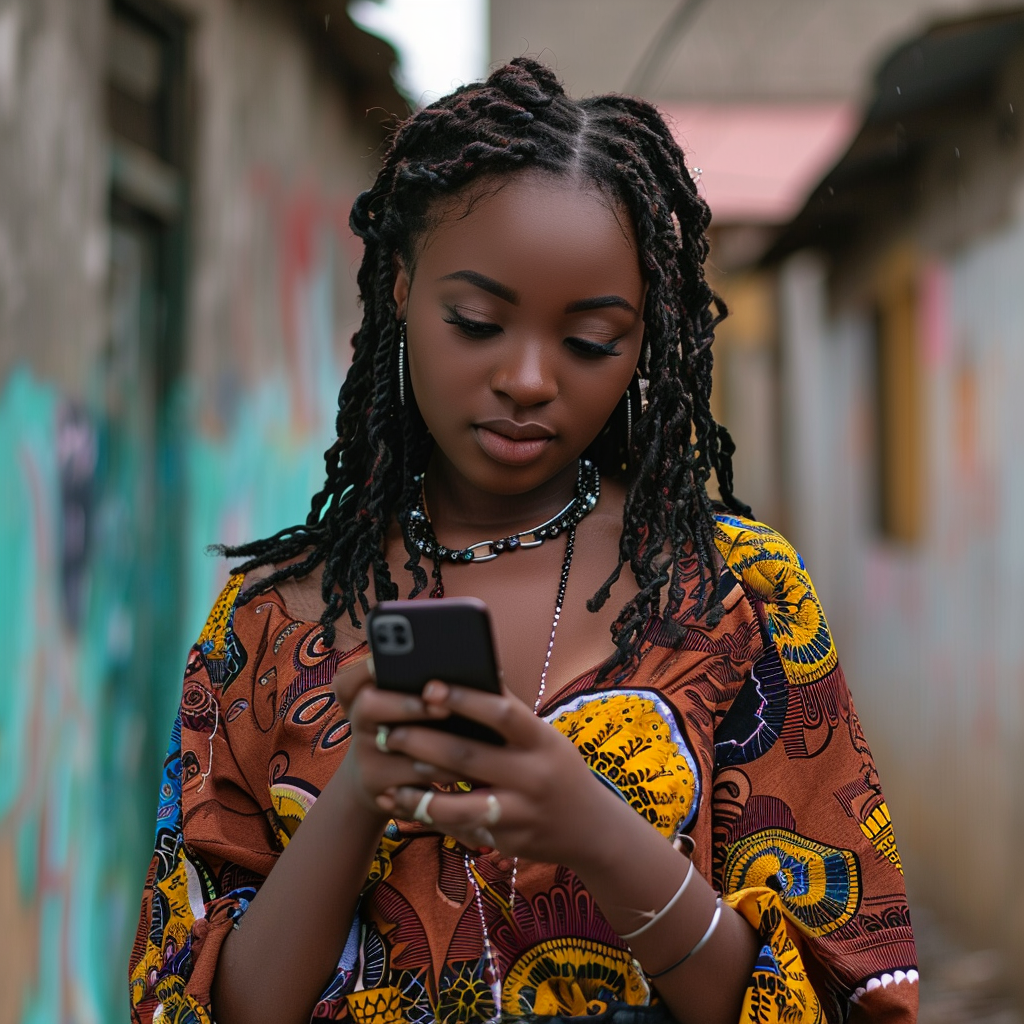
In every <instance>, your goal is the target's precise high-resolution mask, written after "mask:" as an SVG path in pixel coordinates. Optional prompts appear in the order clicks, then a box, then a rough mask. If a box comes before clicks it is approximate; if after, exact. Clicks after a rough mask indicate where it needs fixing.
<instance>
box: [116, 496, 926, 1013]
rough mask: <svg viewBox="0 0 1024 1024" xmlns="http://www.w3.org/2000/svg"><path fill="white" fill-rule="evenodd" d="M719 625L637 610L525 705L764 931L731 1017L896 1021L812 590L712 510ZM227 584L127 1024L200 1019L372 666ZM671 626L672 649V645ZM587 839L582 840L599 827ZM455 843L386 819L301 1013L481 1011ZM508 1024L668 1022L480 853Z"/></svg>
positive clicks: (199, 651) (188, 691)
mask: <svg viewBox="0 0 1024 1024" xmlns="http://www.w3.org/2000/svg"><path fill="white" fill-rule="evenodd" d="M717 543H718V548H719V551H720V553H721V555H722V559H723V570H722V574H721V577H720V596H721V599H722V603H723V607H724V609H725V611H724V615H723V616H722V618H721V620H720V621H719V622H718V623H717V624H716V625H714V626H710V625H708V623H707V622H706V620H703V619H697V618H696V617H695V616H694V614H693V607H694V601H693V600H691V601H690V603H689V604H688V605H687V606H686V607H684V609H683V612H682V613H681V615H680V618H679V624H681V625H682V626H683V627H684V628H683V629H682V630H680V629H678V628H673V629H671V630H669V629H667V628H666V626H665V623H664V622H663V621H661V620H660V619H658V618H653V619H652V620H651V621H650V622H649V624H648V627H647V629H646V631H645V634H644V638H643V643H642V647H641V657H640V660H639V663H638V665H637V666H636V667H635V668H633V669H631V670H630V671H629V672H628V673H626V674H624V675H623V676H622V677H619V678H615V677H613V678H608V679H606V680H604V681H603V682H600V683H599V682H598V671H597V669H594V670H593V671H591V672H589V673H587V674H585V675H583V676H580V677H578V678H577V679H575V680H573V681H572V682H570V683H569V684H568V685H566V686H565V687H563V688H562V689H561V691H559V692H558V693H556V694H554V695H553V696H552V697H551V698H550V699H549V700H548V702H547V704H546V706H544V707H543V708H541V710H540V713H541V715H542V716H543V717H544V719H545V720H546V721H548V722H549V723H550V724H551V725H552V726H553V727H554V728H556V729H558V730H559V731H561V732H562V733H563V734H564V735H566V736H567V737H568V738H569V739H571V740H572V742H573V743H574V744H575V745H576V747H577V749H578V750H579V751H580V754H581V756H582V757H584V758H585V759H586V761H587V763H588V765H589V766H590V768H591V769H592V770H593V771H594V772H595V773H596V774H597V776H598V777H599V778H600V779H601V780H602V781H603V782H604V783H606V784H607V785H608V786H610V787H611V788H612V789H613V790H614V791H615V792H616V793H618V794H619V795H620V796H621V798H622V799H623V800H625V801H627V802H628V803H629V804H630V805H631V806H632V807H634V808H635V809H636V811H637V813H639V814H641V815H642V816H643V817H645V818H646V819H647V820H648V821H649V822H650V824H651V826H652V828H655V829H657V830H658V831H659V832H660V833H661V834H662V835H664V836H665V837H666V840H669V839H674V838H675V837H677V836H679V835H684V834H685V835H687V836H689V837H690V838H691V839H692V840H693V843H694V844H695V845H694V854H693V859H694V864H695V867H696V868H697V869H698V870H699V871H700V872H701V873H702V874H703V875H704V876H705V877H706V878H708V879H709V880H710V881H711V883H712V884H713V885H714V886H715V888H716V889H718V890H719V891H720V892H722V893H723V895H724V897H725V900H726V902H727V903H728V904H729V905H730V906H732V907H734V908H735V909H736V910H737V911H738V912H739V913H740V914H742V915H743V916H744V917H745V918H746V920H747V921H748V922H749V923H750V924H751V925H752V926H753V927H754V928H755V929H756V930H757V932H758V934H759V936H760V941H761V949H760V953H759V956H758V958H757V962H756V965H755V967H754V971H753V974H752V976H751V979H750V983H749V985H748V987H747V991H746V995H745V999H744V1004H743V1013H742V1017H741V1022H740V1024H774V1022H782V1021H786V1022H829V1024H833V1022H838V1021H843V1020H847V1019H849V1020H853V1021H856V1020H862V1021H864V1020H872V1021H875V1020H879V1021H881V1020H884V1021H892V1022H901V1024H906V1022H911V1021H914V1020H915V1019H916V1013H917V985H916V981H917V971H916V958H915V951H914V941H913V935H912V932H911V926H910V915H909V911H908V908H907V902H906V897H905V894H904V885H903V877H902V868H901V865H900V858H899V853H898V852H897V848H896V843H895V840H894V838H893V830H892V822H891V820H890V817H889V810H888V807H887V805H886V802H885V798H884V796H883V795H882V790H881V787H880V785H879V781H878V776H877V773H876V771H875V768H874V763H873V761H872V758H871V753H870V750H869V749H868V746H867V743H866V741H865V739H864V734H863V732H862V730H861V727H860V723H859V721H858V719H857V714H856V711H855V710H854V707H853V704H852V702H851V699H850V694H849V691H848V689H847V686H846V683H845V680H844V678H843V674H842V670H841V668H840V667H839V663H838V659H837V656H836V650H835V646H834V644H833V642H832V636H831V633H830V631H829V627H828V624H827V622H826V619H825V616H824V613H823V612H822V609H821V606H820V603H819V602H818V598H817V595H816V594H815V591H814V587H813V585H812V583H811V580H810V578H809V576H808V575H807V572H806V570H805V568H804V565H803V563H802V562H801V560H800V558H799V556H798V555H797V554H796V552H795V551H793V549H792V548H791V547H790V546H789V544H788V543H787V542H786V541H785V540H784V539H783V538H781V537H780V536H779V535H778V534H777V533H775V532H774V531H772V530H770V529H769V528H768V527H766V526H763V525H762V524H759V523H755V522H752V521H749V520H745V519H740V518H737V517H733V516H724V515H723V516H719V517H718V529H717ZM241 584H242V578H241V577H239V576H235V577H233V578H232V579H231V581H230V582H229V584H228V586H227V587H226V588H225V590H224V592H223V594H222V595H221V597H220V598H219V600H218V601H217V604H216V605H215V607H214V609H213V611H212V612H211V614H210V618H209V621H208V622H207V625H206V626H205V628H204V629H203V631H202V634H201V635H200V637H199V640H198V641H197V643H196V645H195V647H193V649H192V651H191V653H190V656H189V660H188V665H187V668H186V671H185V679H184V686H183V691H182V699H181V708H180V711H179V715H178V719H177V722H176V723H175V726H174V731H173V733H172V736H171V744H170V750H169V753H168V756H167V760H166V763H165V766H164V777H163V782H162V785H161V789H160V799H159V807H158V810H157V828H156V845H155V851H154V855H153V860H152V863H151V866H150V871H149V877H148V878H147V882H146V888H145V894H144V897H143V905H142V912H141V916H140V921H139V929H138V933H137V937H136V941H135V945H134V948H133V951H132V956H131V963H130V968H129V970H130V993H131V1005H132V1019H133V1020H134V1021H136V1022H140V1024H141V1022H146V1024H148V1022H150V1021H153V1022H155V1024H159V1022H170V1021H174V1022H177V1024H194V1022H198V1024H208V1022H210V1021H212V1019H213V1015H212V1011H211V1008H210V987H211V984H212V980H213V976H214V971H215V968H216V963H217V957H218V953H219V949H220V946H221V944H222V942H223V940H224V938H225V936H226V935H227V933H228V932H229V931H230V929H231V927H232V925H233V924H234V922H235V921H236V920H238V919H239V918H240V917H241V915H243V914H244V913H245V911H246V908H247V907H248V905H249V901H250V900H252V899H253V898H254V896H255V895H256V893H257V892H258V890H259V887H260V885H261V883H262V881H263V879H264V878H265V877H266V875H267V874H268V873H269V872H270V870H271V869H272V868H273V866H274V863H275V860H276V858H277V856H278V855H279V853H280V852H281V851H282V850H283V849H284V847H285V846H286V845H287V844H288V842H289V840H290V838H291V837H292V836H293V835H294V833H295V830H296V829H297V828H298V827H299V826H300V825H301V822H302V820H303V818H304V816H305V814H306V813H307V811H308V810H309V808H310V807H311V806H312V804H313V803H314V802H315V800H316V799H317V796H318V795H319V793H320V791H321V789H322V788H323V786H324V785H326V783H327V782H328V780H329V779H330V778H331V776H332V774H333V773H334V771H335V770H336V768H337V766H338V764H339V763H340V761H341V759H342V758H343V757H344V756H345V751H346V748H347V746H348V741H349V725H348V722H347V721H345V719H344V718H343V717H342V715H341V710H340V708H339V706H338V704H337V702H336V700H335V697H334V695H333V692H332V691H331V686H330V683H331V679H332V678H333V676H334V673H335V671H336V670H337V668H338V667H339V666H340V665H342V664H344V663H345V662H347V661H350V660H354V659H356V658H359V657H362V656H364V655H365V645H361V646H360V647H357V648H356V649H354V650H352V651H349V652H345V653H342V652H339V651H336V650H331V649H327V648H325V647H324V646H323V630H322V628H321V627H320V625H319V624H317V623H312V622H305V621H302V620H297V619H295V618H293V617H291V616H290V615H289V614H288V612H287V610H286V608H285V606H284V603H283V601H282V600H281V598H280V597H279V595H278V594H277V593H276V592H275V591H270V592H269V593H267V594H264V595H261V596H259V597H255V598H253V599H252V600H250V601H248V602H240V601H239V593H240V590H241ZM680 634H681V639H680ZM595 831H596V832H598V833H599V831H600V829H599V827H598V828H597V829H595ZM464 854H465V851H464V849H463V848H462V847H461V846H460V845H459V844H458V843H457V842H456V841H455V840H454V839H451V838H450V837H446V836H444V835H440V834H438V833H436V832H432V831H430V830H429V829H428V828H426V827H425V826H422V825H419V824H415V823H407V822H401V821H392V822H391V823H390V824H389V826H388V828H387V831H386V832H385V834H384V836H383V838H382V840H381V843H380V846H379V848H378V852H377V856H376V858H375V861H374V864H373V867H372V869H371V872H370V876H369V878H368V879H367V884H366V887H365V889H364V891H363V895H362V898H361V901H360V903H359V907H358V910H357V914H356V917H355V920H354V921H353V922H352V924H351V928H350V930H349V933H348V940H347V942H346V944H345V948H344V952H343V953H342V956H341V960H340V962H339V964H338V967H337V970H336V971H335V974H334V976H333V978H331V979H329V980H328V982H327V984H326V986H325V989H324V991H323V994H322V996H321V998H320V1001H319V1003H318V1004H317V1006H316V1009H315V1011H314V1019H316V1018H322V1019H327V1020H345V1021H352V1022H367V1024H370V1022H372V1024H391V1022H400V1021H401V1022H404V1021H413V1022H424V1024H425V1022H445V1024H461V1022H466V1024H469V1022H474V1021H484V1020H487V1019H489V1018H490V1017H491V1016H492V1015H493V1013H494V1007H493V1005H492V1002H491V992H490V988H489V986H488V985H487V983H486V981H485V978H484V975H485V968H486V961H485V957H484V955H483V948H482V932H481V922H480V916H479V913H478V907H477V905H476V902H475V891H474V889H475V887H474V886H473V885H472V884H470V881H469V879H468V878H467V875H466V861H465V859H464ZM475 863H476V869H475V882H476V887H479V890H480V892H481V894H482V905H483V910H484V913H485V916H486V920H487V922H488V931H489V935H490V941H491V943H492V946H493V949H494V953H495V956H496V957H497V962H498V963H499V965H500V967H501V973H502V977H503V985H502V1002H503V1006H502V1010H503V1012H504V1014H505V1015H507V1018H508V1019H509V1020H520V1019H537V1018H539V1019H543V1020H568V1019H575V1018H584V1017H585V1018H587V1019H590V1020H598V1021H608V1022H611V1021H615V1022H617V1024H626V1022H636V1024H641V1022H643V1024H653V1022H655V1021H670V1020H671V1016H670V1015H669V1014H667V1012H666V1011H665V1008H664V1007H663V1006H662V1005H661V1004H660V1003H659V1000H658V995H657V989H656V987H655V986H654V984H653V983H652V982H651V980H650V979H649V978H648V977H647V975H646V974H645V973H644V970H643V968H642V966H641V965H640V964H639V963H638V962H637V961H636V960H635V959H634V958H633V956H632V955H631V953H630V951H629V948H628V947H627V945H626V944H625V943H624V942H623V941H622V940H621V939H620V938H619V936H618V935H617V934H616V933H615V932H614V930H613V929H612V928H611V927H610V926H609V925H608V923H607V922H606V921H605V919H604V916H603V915H602V914H601V911H600V908H599V907H598V906H597V905H596V903H595V902H594V900H593V899H592V898H591V896H590V894H589V893H588V892H587V890H586V889H585V888H584V886H583V885H582V883H581V882H580V881H579V879H578V878H577V877H576V876H575V875H574V874H573V872H571V871H569V870H568V869H566V868H563V867H560V866H558V865H552V864H540V863H533V862H525V861H520V862H519V866H518V873H517V878H516V891H515V899H514V900H512V898H511V896H512V891H511V886H510V881H511V868H512V862H511V860H510V859H508V858H505V857H503V856H502V855H501V854H500V853H499V852H497V851H495V852H493V853H491V854H488V855H486V856H478V857H477V858H476V862H475Z"/></svg>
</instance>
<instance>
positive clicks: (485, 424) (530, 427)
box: [476, 419, 555, 441]
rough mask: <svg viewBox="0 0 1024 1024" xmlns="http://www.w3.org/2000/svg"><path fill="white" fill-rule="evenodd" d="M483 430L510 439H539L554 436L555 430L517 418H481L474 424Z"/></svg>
mask: <svg viewBox="0 0 1024 1024" xmlns="http://www.w3.org/2000/svg"><path fill="white" fill-rule="evenodd" d="M476 425H477V427H482V428H483V429H484V430H489V431H491V432H492V433H494V434H500V435H501V436H502V437H507V438H508V439H509V440H510V441H539V440H542V439H549V438H552V437H554V436H555V432H554V431H553V430H552V429H551V428H550V427H546V426H544V424H543V423H532V422H531V423H519V422H518V421H517V420H505V419H501V420H482V421H481V422H480V423H478V424H476Z"/></svg>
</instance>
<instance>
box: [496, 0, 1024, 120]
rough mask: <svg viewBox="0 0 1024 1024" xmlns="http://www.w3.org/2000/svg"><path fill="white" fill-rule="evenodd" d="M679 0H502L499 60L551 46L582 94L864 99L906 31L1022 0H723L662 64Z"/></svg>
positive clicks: (693, 22)
mask: <svg viewBox="0 0 1024 1024" xmlns="http://www.w3.org/2000/svg"><path fill="white" fill-rule="evenodd" d="M680 6H681V5H680V3H679V2H678V0H630V2H629V3H623V2H622V0H558V2H557V3H553V2H551V0H491V5H490V15H491V19H490V38H491V59H492V60H496V61H504V60H508V59H510V58H511V57H515V56H517V55H518V54H522V53H530V54H534V55H537V54H539V55H541V57H542V59H544V60H546V61H547V62H549V63H550V64H551V65H552V66H554V67H556V68H557V69H558V71H559V73H560V74H561V75H562V77H563V78H564V80H565V82H566V85H567V86H568V87H569V89H570V91H571V92H572V93H573V95H580V96H584V95H588V94H590V93H601V92H623V91H627V92H638V93H640V94H641V95H644V96H648V97H650V98H651V99H653V100H655V101H656V102H657V101H666V102H668V101H692V100H697V99H699V100H713V101H714V100H721V101H728V102H741V103H764V102H774V101H779V100H823V99H854V98H858V97H862V96H866V95H867V94H868V93H869V92H870V88H871V82H870V75H871V73H872V71H873V70H874V66H875V65H876V64H877V62H878V61H879V60H881V59H882V57H883V56H885V54H886V53H887V52H888V51H889V50H891V49H892V47H893V46H895V45H896V43H897V42H899V41H901V40H902V39H904V38H906V37H907V36H910V35H913V34H914V33H915V32H918V31H920V30H921V29H922V28H924V27H925V26H926V25H927V24H928V23H929V22H931V21H933V20H935V19H936V18H940V17H962V16H966V15H967V14H969V13H971V12H972V11H974V12H982V11H990V10H996V9H999V8H1005V7H1017V6H1019V5H1018V0H856V3H850V2H849V0H715V2H713V3H707V2H704V3H701V2H699V0H698V2H696V3H693V4H691V5H690V9H691V11H692V14H691V15H689V16H687V17H686V18H685V19H684V21H683V27H682V30H681V31H680V32H679V33H678V34H676V35H675V36H674V41H673V42H671V43H670V44H668V45H665V46H664V51H663V53H661V54H660V55H659V59H658V61H657V62H656V67H655V68H654V69H653V71H652V73H651V74H647V75H644V74H640V75H638V74H637V72H638V71H639V70H640V69H641V68H642V67H643V66H644V65H645V58H646V57H647V56H649V55H650V54H651V53H652V52H653V51H654V50H655V49H656V48H658V47H661V46H662V45H663V41H664V40H665V39H666V38H667V33H671V31H672V25H673V23H674V18H675V16H676V14H677V13H678V11H679V9H680Z"/></svg>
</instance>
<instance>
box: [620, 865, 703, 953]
mask: <svg viewBox="0 0 1024 1024" xmlns="http://www.w3.org/2000/svg"><path fill="white" fill-rule="evenodd" d="M692 874H693V861H692V860H691V861H690V866H689V867H688V868H687V869H686V875H685V877H684V878H683V881H682V884H681V885H680V886H679V888H678V889H676V894H675V895H674V896H673V897H672V899H670V900H669V901H668V903H666V904H665V906H663V907H662V908H661V910H659V911H658V912H657V913H656V914H655V915H654V916H653V917H652V918H651V919H650V921H648V922H647V923H646V924H642V925H641V926H640V927H639V928H637V930H636V931H635V932H629V933H628V934H626V935H622V936H620V938H621V939H622V940H623V941H624V942H629V940H630V939H635V938H636V937H637V936H638V935H643V933H644V932H645V931H647V929H648V928H652V927H653V926H654V925H655V923H656V922H658V921H660V920H661V919H662V918H663V917H664V916H665V915H666V914H667V913H668V912H669V911H670V910H671V909H672V908H673V907H674V906H675V905H676V901H677V900H678V899H679V897H680V896H682V895H683V893H684V892H686V887H687V886H688V885H689V884H690V876H691V875H692Z"/></svg>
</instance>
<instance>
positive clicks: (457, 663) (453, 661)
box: [367, 597, 505, 745]
mask: <svg viewBox="0 0 1024 1024" xmlns="http://www.w3.org/2000/svg"><path fill="white" fill-rule="evenodd" d="M367 635H368V637H369V642H370V653H371V654H372V655H373V670H374V676H375V678H376V681H377V685H378V686H379V687H380V688H381V689H382V690H397V691H399V692H401V693H415V694H419V693H421V692H422V691H423V687H424V686H426V684H427V683H428V682H429V681H430V680H431V679H440V680H443V681H444V682H446V683H452V684H453V685H455V686H467V687H470V688H472V689H475V690H483V691H485V692H487V693H500V692H501V677H500V675H499V672H498V663H497V659H496V658H495V655H494V641H493V638H492V632H491V616H490V613H489V612H488V610H487V605H485V604H484V603H483V601H480V600H478V599H477V598H475V597H441V598H434V599H433V600H425V601H381V603H380V604H378V605H377V606H376V608H373V609H372V610H371V611H370V614H369V617H368V619H367ZM422 724H424V725H429V726H430V727H431V728H436V729H443V730H445V731H446V732H451V733H455V734H456V735H458V736H466V737H468V738H470V739H474V740H480V741H481V742H483V743H495V744H498V745H504V743H505V739H504V737H503V736H502V735H501V734H500V733H497V732H495V731H494V730H493V729H490V728H488V727H487V726H485V725H482V724H481V723H480V722H475V721H473V720H472V719H469V718H463V717H461V716H459V715H452V716H451V717H449V718H444V719H436V720H430V721H425V722H423V723H422Z"/></svg>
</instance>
